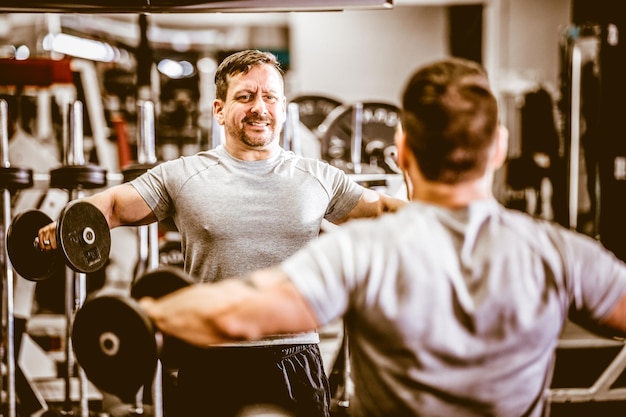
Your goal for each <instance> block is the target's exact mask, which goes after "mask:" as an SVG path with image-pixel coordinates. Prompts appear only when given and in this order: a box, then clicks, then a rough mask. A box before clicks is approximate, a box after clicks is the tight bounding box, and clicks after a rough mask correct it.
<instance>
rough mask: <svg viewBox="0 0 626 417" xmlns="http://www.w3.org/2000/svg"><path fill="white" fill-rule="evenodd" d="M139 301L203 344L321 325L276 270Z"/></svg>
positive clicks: (176, 333)
mask: <svg viewBox="0 0 626 417" xmlns="http://www.w3.org/2000/svg"><path fill="white" fill-rule="evenodd" d="M140 305H141V307H142V308H143V310H144V311H145V312H146V314H147V315H148V317H150V319H151V320H152V321H153V322H154V323H155V325H156V326H157V327H158V328H159V329H160V330H161V331H162V332H163V333H165V334H168V335H170V336H173V337H175V338H177V339H180V340H183V341H185V342H187V343H190V344H193V345H197V346H205V347H206V346H209V345H214V344H219V343H225V342H232V341H237V340H255V339H259V338H261V337H263V336H267V335H272V334H281V333H300V332H305V331H310V330H314V329H316V328H317V327H318V322H317V320H316V318H315V316H314V315H313V313H312V311H311V309H310V308H309V306H308V304H307V303H306V301H305V300H304V298H303V297H302V296H301V295H300V293H299V292H298V290H297V289H296V287H295V286H294V285H293V284H292V282H291V281H290V280H289V278H288V277H287V275H286V274H285V273H284V272H283V271H282V270H280V269H277V268H272V269H265V270H262V271H257V272H253V273H252V274H249V275H248V276H246V277H245V279H227V280H223V281H219V282H217V283H205V284H196V285H192V286H190V287H186V288H183V289H181V290H178V291H175V292H173V293H171V294H168V295H166V296H164V297H161V298H159V299H156V300H155V299H151V298H143V299H141V300H140Z"/></svg>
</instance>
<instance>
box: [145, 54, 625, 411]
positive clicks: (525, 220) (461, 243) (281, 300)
mask: <svg viewBox="0 0 626 417" xmlns="http://www.w3.org/2000/svg"><path fill="white" fill-rule="evenodd" d="M401 126H402V129H398V131H397V134H396V142H397V145H398V150H399V153H398V158H399V164H400V166H401V167H402V169H403V170H405V172H406V173H407V175H408V177H409V178H410V182H411V185H412V187H411V188H412V201H411V202H410V203H408V204H407V205H406V206H405V207H404V208H402V209H400V210H398V211H397V212H396V213H392V214H386V215H383V216H381V217H380V218H378V219H372V220H355V221H352V222H350V223H349V224H347V225H345V226H343V227H341V228H339V230H337V231H333V232H332V233H328V234H324V235H322V236H321V237H320V239H318V240H315V241H312V242H310V243H309V244H307V245H306V246H305V247H304V248H303V249H301V250H299V251H298V252H297V253H295V254H294V255H292V256H291V257H289V258H288V259H286V260H285V261H283V262H282V263H280V265H278V266H276V267H272V268H267V269H263V270H260V271H256V272H253V273H250V274H248V275H247V276H246V279H245V280H244V281H242V280H235V279H227V280H223V281H221V282H220V283H217V284H214V285H207V284H201V285H194V286H190V287H188V288H185V289H182V290H180V291H177V292H174V293H171V294H168V295H166V296H165V297H162V298H159V299H157V300H154V299H150V298H145V299H142V300H140V305H141V306H142V308H143V309H144V310H145V312H146V314H148V316H149V317H150V318H151V319H152V320H153V321H154V323H155V324H156V325H157V326H158V327H159V328H160V329H161V330H162V331H163V332H164V333H165V334H169V335H170V337H175V338H178V339H181V340H184V341H186V342H187V343H189V344H192V345H194V346H200V347H205V346H208V345H211V344H215V343H222V342H225V341H229V340H255V339H258V338H261V337H263V336H264V335H266V334H275V333H281V332H300V331H306V330H309V329H315V328H317V327H319V326H323V325H325V324H326V323H329V322H331V321H333V320H336V319H337V318H339V317H343V320H344V323H345V327H346V331H347V334H348V337H349V340H350V359H351V376H352V380H353V383H354V397H353V398H352V399H351V403H350V406H351V415H353V416H356V417H363V416H367V417H379V416H380V417H382V416H384V417H400V416H402V417H407V416H421V417H423V416H437V417H441V416H454V417H473V416H495V417H512V416H515V417H519V416H528V417H537V416H545V415H548V413H549V403H548V394H549V384H550V381H551V377H552V367H553V364H554V360H555V350H556V347H557V343H558V339H559V335H560V332H561V329H562V327H563V325H564V323H565V321H566V319H568V318H570V319H572V320H573V321H575V322H578V323H580V324H583V325H585V326H586V327H587V328H588V329H590V330H593V331H598V332H600V331H602V332H606V334H607V335H608V334H614V335H619V336H623V335H624V334H626V333H625V331H626V265H625V264H624V263H623V262H622V261H621V260H619V259H618V258H617V257H615V256H614V255H613V253H612V252H610V251H608V250H606V249H605V248H604V247H603V246H602V245H601V244H600V243H599V242H597V241H595V240H593V239H591V238H589V237H588V236H585V235H582V234H577V233H576V232H575V231H571V230H568V229H566V228H564V227H562V226H559V225H557V224H554V223H550V222H547V221H545V220H541V219H535V218H533V217H531V216H530V215H528V214H526V213H522V212H519V211H517V210H510V209H506V208H505V207H504V206H503V205H501V204H499V203H498V202H497V201H496V200H495V198H494V196H493V195H492V184H493V176H494V172H495V171H496V170H497V169H498V168H499V167H500V166H501V164H502V163H503V161H504V159H505V155H506V140H507V134H506V130H505V129H504V128H502V127H500V126H499V124H498V107H497V103H496V98H495V97H494V95H493V93H492V92H491V91H490V87H489V84H488V79H487V75H486V73H485V71H484V70H483V69H482V67H481V66H479V65H478V64H476V63H474V62H471V61H466V60H462V59H458V58H451V59H444V60H441V61H436V62H433V63H430V64H428V65H425V66H423V67H422V68H420V69H419V70H418V71H416V72H415V74H414V75H412V77H411V78H410V79H409V80H408V83H407V85H406V87H405V89H404V92H403V99H402V123H401ZM246 283H247V284H246ZM198 350H202V349H198Z"/></svg>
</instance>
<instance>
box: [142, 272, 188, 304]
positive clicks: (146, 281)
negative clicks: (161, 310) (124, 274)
mask: <svg viewBox="0 0 626 417" xmlns="http://www.w3.org/2000/svg"><path fill="white" fill-rule="evenodd" d="M191 284H192V280H191V278H190V277H189V276H188V275H187V274H186V273H185V271H183V270H182V269H181V268H177V267H175V266H160V267H158V268H155V269H153V270H152V271H148V272H147V273H145V274H144V275H142V276H140V277H139V278H137V280H136V281H135V283H134V284H133V285H132V287H131V289H130V296H131V297H132V298H134V299H136V300H139V299H140V298H142V297H152V298H160V297H163V296H164V295H167V294H169V293H172V292H174V291H176V290H179V289H181V288H184V287H187V286H189V285H191Z"/></svg>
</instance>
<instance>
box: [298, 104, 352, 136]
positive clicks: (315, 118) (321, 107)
mask: <svg viewBox="0 0 626 417" xmlns="http://www.w3.org/2000/svg"><path fill="white" fill-rule="evenodd" d="M290 102H291V103H296V104H297V105H298V115H299V117H300V122H302V124H303V125H305V126H306V127H307V128H308V129H309V130H310V131H311V132H314V133H316V132H317V128H318V126H319V125H321V124H322V122H323V121H324V120H326V117H328V115H329V114H330V113H331V112H332V111H333V110H334V109H336V108H337V107H339V106H340V105H341V102H340V101H339V100H336V99H334V98H331V97H326V96H322V95H303V96H297V97H294V98H292V99H291V100H290Z"/></svg>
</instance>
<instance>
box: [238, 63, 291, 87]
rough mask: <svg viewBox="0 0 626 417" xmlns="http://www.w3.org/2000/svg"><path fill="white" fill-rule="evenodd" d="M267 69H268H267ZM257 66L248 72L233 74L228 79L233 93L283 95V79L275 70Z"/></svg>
mask: <svg viewBox="0 0 626 417" xmlns="http://www.w3.org/2000/svg"><path fill="white" fill-rule="evenodd" d="M265 68H267V69H265ZM265 68H263V66H257V67H254V68H251V69H250V70H249V71H248V72H246V73H243V72H240V73H237V74H231V75H230V76H229V77H228V84H229V87H231V88H230V89H232V90H233V91H235V90H236V91H241V90H247V91H257V90H259V88H260V89H261V90H262V91H272V92H277V93H281V94H282V90H283V79H282V76H281V75H280V74H279V73H278V71H276V69H275V68H272V67H270V66H265Z"/></svg>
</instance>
